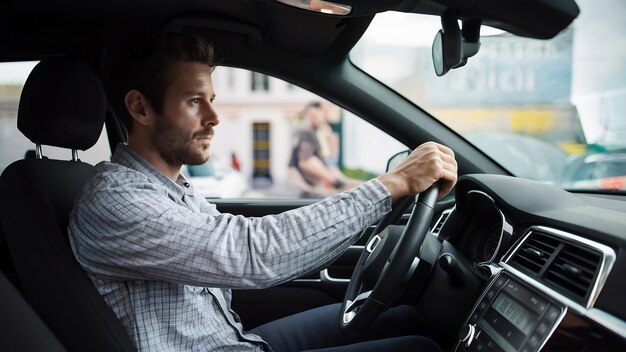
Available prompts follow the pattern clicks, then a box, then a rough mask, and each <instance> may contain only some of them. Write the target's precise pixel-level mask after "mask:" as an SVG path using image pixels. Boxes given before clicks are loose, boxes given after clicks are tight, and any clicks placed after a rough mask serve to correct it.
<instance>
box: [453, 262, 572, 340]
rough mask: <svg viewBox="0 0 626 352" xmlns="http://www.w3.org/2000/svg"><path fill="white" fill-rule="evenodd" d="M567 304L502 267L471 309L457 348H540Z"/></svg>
mask: <svg viewBox="0 0 626 352" xmlns="http://www.w3.org/2000/svg"><path fill="white" fill-rule="evenodd" d="M566 310H567V308H566V307H565V306H563V305H562V304H560V303H558V302H556V301H554V300H553V299H551V298H549V297H547V296H546V295H544V294H543V293H541V292H538V291H537V290H536V289H534V288H532V287H530V286H528V285H526V284H524V283H523V282H522V281H520V280H519V279H517V278H515V277H514V276H513V275H511V274H509V273H508V272H506V271H501V272H500V274H498V275H497V276H496V277H495V278H494V279H493V280H492V281H491V283H490V284H489V285H488V286H487V289H486V290H485V291H484V292H483V294H482V296H481V298H480V300H479V301H478V303H477V304H476V305H475V306H474V308H473V309H472V311H471V313H470V315H469V318H468V319H467V321H466V322H465V324H464V327H463V328H462V329H461V334H460V336H459V342H458V343H457V345H456V348H455V350H456V351H478V352H487V351H493V352H497V351H506V352H508V351H523V352H534V351H538V350H539V349H540V348H541V347H542V346H543V345H544V344H545V343H546V341H547V340H548V338H549V337H550V335H551V334H552V333H553V332H554V330H555V329H556V327H557V326H558V325H559V323H560V321H561V320H562V319H563V316H564V315H565V312H566Z"/></svg>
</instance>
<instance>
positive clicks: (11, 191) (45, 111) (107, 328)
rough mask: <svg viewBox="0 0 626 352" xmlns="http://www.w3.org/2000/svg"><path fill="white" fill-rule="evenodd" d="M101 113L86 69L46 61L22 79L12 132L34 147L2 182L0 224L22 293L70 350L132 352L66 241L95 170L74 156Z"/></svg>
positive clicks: (89, 141)
mask: <svg viewBox="0 0 626 352" xmlns="http://www.w3.org/2000/svg"><path fill="white" fill-rule="evenodd" d="M106 109H107V103H106V98H105V95H104V92H103V89H102V84H101V82H100V80H99V78H98V76H97V75H96V74H95V72H93V71H92V70H91V69H90V68H89V67H87V66H86V65H84V64H83V63H81V62H80V61H77V60H74V59H70V58H49V59H44V60H43V61H41V62H40V63H39V64H37V66H36V67H35V68H34V69H33V71H32V72H31V74H30V76H29V77H28V79H27V80H26V83H25V85H24V89H23V91H22V95H21V98H20V103H19V109H18V122H17V124H18V129H19V130H20V131H21V132H22V133H23V134H24V135H25V136H26V137H27V138H29V139H30V140H31V141H32V142H33V143H35V145H36V158H35V159H26V160H18V161H16V162H14V163H13V164H11V165H9V166H8V167H7V168H6V169H5V171H4V172H3V174H2V176H1V177H0V199H2V200H3V201H2V202H1V204H0V219H1V223H2V226H3V228H4V232H5V236H6V241H7V243H8V246H9V249H10V251H11V255H12V257H13V261H14V264H15V268H16V271H17V274H18V276H19V279H20V282H21V285H22V289H23V291H24V294H25V296H26V298H27V299H28V301H29V302H30V304H31V306H32V307H33V309H34V310H35V311H36V312H37V314H39V316H40V317H41V318H42V319H43V321H44V322H45V323H46V324H47V325H48V327H49V328H50V330H51V331H52V332H53V333H54V334H55V336H56V337H57V338H58V339H59V341H61V343H62V344H63V346H64V347H65V348H66V349H67V350H68V351H134V350H136V349H135V347H134V346H133V343H132V342H131V340H130V338H129V336H128V334H127V333H126V331H125V330H124V328H123V326H122V325H121V323H120V322H119V321H118V319H117V318H116V317H115V315H114V313H113V311H112V310H111V309H110V308H109V306H108V305H107V304H106V303H105V302H104V300H103V299H102V298H101V296H100V294H99V293H98V291H97V290H96V288H95V287H94V285H93V284H92V282H91V280H90V279H89V277H88V276H87V274H86V273H85V272H84V271H83V269H82V267H81V266H80V265H79V264H78V262H77V261H76V260H75V258H74V255H73V253H72V251H71V248H70V245H69V240H68V236H67V225H68V221H69V219H68V218H69V213H70V211H71V209H72V207H73V204H74V200H75V198H76V197H77V195H78V193H79V192H80V190H81V188H82V186H83V184H84V183H85V182H86V181H87V180H88V179H89V178H90V176H91V175H92V172H93V166H92V165H89V164H86V163H83V162H81V161H80V160H78V156H77V154H78V150H86V149H88V148H90V147H91V146H93V145H94V144H95V143H96V141H97V140H98V137H99V136H100V133H101V131H102V127H103V124H104V119H105V114H106ZM42 145H50V146H56V147H61V148H67V149H71V159H72V160H69V161H62V160H53V159H46V158H44V157H43V152H42ZM69 156H70V153H69V151H68V158H69Z"/></svg>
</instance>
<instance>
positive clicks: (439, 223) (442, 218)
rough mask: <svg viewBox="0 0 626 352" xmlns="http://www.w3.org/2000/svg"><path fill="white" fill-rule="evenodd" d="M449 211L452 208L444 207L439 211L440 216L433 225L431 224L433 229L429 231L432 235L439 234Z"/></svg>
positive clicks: (450, 211)
mask: <svg viewBox="0 0 626 352" xmlns="http://www.w3.org/2000/svg"><path fill="white" fill-rule="evenodd" d="M450 213H452V208H450V209H446V210H444V211H443V212H442V213H441V216H440V217H439V219H437V222H436V223H435V226H433V229H432V231H431V232H432V233H433V235H435V236H437V235H439V232H441V229H442V228H443V225H444V224H445V223H446V220H448V216H450Z"/></svg>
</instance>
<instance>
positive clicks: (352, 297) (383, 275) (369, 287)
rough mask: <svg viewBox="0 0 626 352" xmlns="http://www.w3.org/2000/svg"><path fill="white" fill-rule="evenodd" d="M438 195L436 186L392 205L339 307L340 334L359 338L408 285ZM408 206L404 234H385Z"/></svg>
mask: <svg viewBox="0 0 626 352" xmlns="http://www.w3.org/2000/svg"><path fill="white" fill-rule="evenodd" d="M438 194H439V185H438V183H435V184H434V185H432V186H431V187H430V188H428V189H427V190H426V191H424V192H422V193H420V194H418V195H416V196H415V197H405V198H402V199H400V200H398V201H396V202H395V203H394V204H393V208H392V210H391V212H389V213H388V214H387V215H385V216H384V217H383V218H382V219H381V221H380V222H379V223H378V225H376V228H375V229H374V231H373V232H372V234H371V235H370V237H369V239H368V240H367V242H366V243H367V245H366V246H365V248H364V250H363V252H362V253H361V256H360V258H359V261H358V263H357V265H356V267H355V269H354V272H353V273H352V278H351V279H350V283H349V285H348V290H347V291H346V296H345V298H344V300H343V304H342V305H341V314H340V317H339V320H340V322H339V323H340V326H341V330H342V332H343V333H344V334H347V335H352V336H355V335H358V334H360V333H362V332H363V331H365V329H367V328H368V327H369V326H370V324H371V323H372V322H373V321H374V320H375V319H376V318H377V317H378V315H380V313H382V312H383V311H384V310H385V309H386V308H387V307H388V306H389V305H390V304H391V303H392V302H393V301H394V300H395V299H396V298H397V297H399V296H400V295H401V294H402V292H403V291H404V288H405V286H406V284H407V283H408V282H409V280H410V279H411V277H412V276H413V273H414V272H415V269H416V268H417V264H418V263H419V260H420V259H419V254H420V248H421V246H422V243H423V242H424V238H426V234H427V233H428V229H429V226H430V223H431V221H432V218H433V215H434V214H435V211H434V208H435V203H436V202H437V196H438ZM411 202H414V203H415V207H414V208H413V211H412V212H411V217H410V218H409V221H408V223H407V225H406V226H405V227H404V230H403V231H384V230H385V228H387V226H388V225H390V224H393V223H395V222H396V221H397V220H398V219H399V218H400V216H402V214H403V213H404V211H405V209H406V208H407V207H408V206H409V205H410V203H411Z"/></svg>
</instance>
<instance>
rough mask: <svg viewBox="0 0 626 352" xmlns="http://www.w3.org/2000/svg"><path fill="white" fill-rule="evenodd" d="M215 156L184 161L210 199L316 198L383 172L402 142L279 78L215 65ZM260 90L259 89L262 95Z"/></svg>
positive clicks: (192, 180)
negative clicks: (191, 162)
mask: <svg viewBox="0 0 626 352" xmlns="http://www.w3.org/2000/svg"><path fill="white" fill-rule="evenodd" d="M213 85H214V88H215V91H216V95H217V99H216V101H215V108H216V110H217V112H218V114H219V116H220V124H219V126H217V127H216V130H215V136H214V138H213V141H212V143H211V159H210V160H209V161H208V162H207V163H206V164H203V165H195V166H187V170H186V172H187V175H188V176H189V177H190V178H189V179H190V182H192V183H193V184H194V187H196V189H197V190H198V191H199V192H200V193H201V194H203V195H204V196H206V197H209V198H282V199H284V198H303V197H308V198H319V197H324V196H327V195H330V194H332V193H336V192H339V191H342V190H345V189H349V188H352V187H354V186H356V185H358V184H360V183H362V182H363V181H364V180H369V179H370V178H372V177H376V176H378V175H380V174H381V173H383V172H384V169H385V166H386V162H387V159H388V158H389V157H390V156H391V155H393V154H394V153H396V152H398V151H401V150H403V149H406V147H405V146H404V145H402V144H401V143H399V142H398V141H396V140H395V139H394V138H392V137H390V136H389V135H387V134H386V133H384V132H383V131H380V130H379V129H377V128H375V127H373V126H372V125H370V124H369V123H367V122H365V121H363V120H362V119H360V118H359V117H357V116H355V115H354V114H352V113H350V112H349V111H346V110H344V109H342V108H340V107H339V106H337V105H334V104H332V103H330V102H328V101H326V100H324V99H322V98H320V97H318V96H317V95H315V94H312V93H310V92H308V91H306V90H303V89H301V88H299V87H297V86H294V85H292V84H289V83H287V82H284V81H282V80H279V79H277V78H274V77H268V76H266V75H262V74H259V73H256V72H251V71H247V70H242V69H236V68H229V67H218V68H217V69H216V70H215V71H214V74H213ZM260 92H262V94H260Z"/></svg>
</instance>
